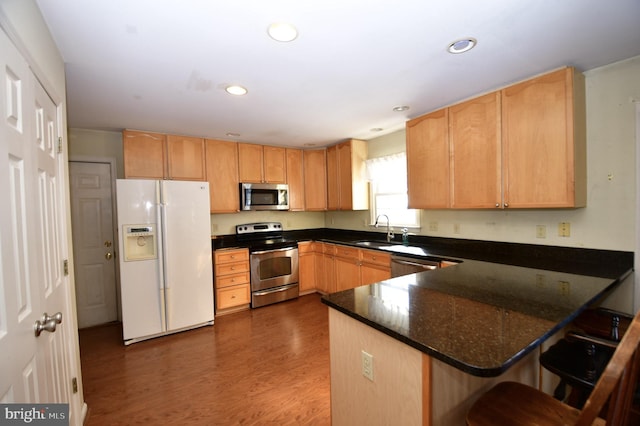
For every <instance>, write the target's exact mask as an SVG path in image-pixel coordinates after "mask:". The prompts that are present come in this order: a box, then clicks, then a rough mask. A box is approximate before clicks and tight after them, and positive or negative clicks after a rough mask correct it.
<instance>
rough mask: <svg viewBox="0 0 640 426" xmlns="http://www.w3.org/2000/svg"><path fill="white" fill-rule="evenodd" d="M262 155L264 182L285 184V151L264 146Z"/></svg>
mask: <svg viewBox="0 0 640 426" xmlns="http://www.w3.org/2000/svg"><path fill="white" fill-rule="evenodd" d="M263 154H264V156H263V170H264V181H265V182H267V183H287V160H286V149H285V148H282V147H279V146H268V145H265V146H264V147H263Z"/></svg>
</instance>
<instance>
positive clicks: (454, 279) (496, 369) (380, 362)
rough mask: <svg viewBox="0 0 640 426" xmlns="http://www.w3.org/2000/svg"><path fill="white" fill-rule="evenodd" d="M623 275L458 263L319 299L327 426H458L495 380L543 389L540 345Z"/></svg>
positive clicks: (618, 272)
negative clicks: (324, 318)
mask: <svg viewBox="0 0 640 426" xmlns="http://www.w3.org/2000/svg"><path fill="white" fill-rule="evenodd" d="M630 272H631V267H629V268H622V269H617V270H611V271H609V272H606V273H600V274H598V275H599V276H592V275H581V274H576V273H569V272H556V271H550V270H546V269H538V268H530V267H523V266H513V265H505V264H500V263H492V262H485V261H477V260H463V262H462V263H460V264H458V265H456V266H452V267H448V268H444V269H438V270H435V271H429V272H423V273H419V274H413V275H408V276H404V277H398V278H394V279H390V280H385V281H382V282H379V283H375V284H372V285H368V286H362V287H358V288H355V289H352V290H346V291H342V292H338V293H334V294H329V295H326V296H324V297H323V299H322V300H323V302H324V303H325V304H327V305H328V306H329V307H330V308H331V309H329V324H330V340H331V398H332V401H331V406H332V422H333V424H335V425H344V424H391V423H394V424H407V425H409V424H423V425H438V426H442V425H459V424H464V415H465V413H466V411H467V409H468V407H469V406H470V404H472V403H473V401H474V400H475V399H476V398H477V397H478V396H479V395H480V394H481V393H482V392H483V391H484V390H486V389H488V388H489V387H490V386H491V385H492V384H493V383H495V382H497V381H504V380H516V381H520V382H524V383H527V384H530V385H533V386H536V387H538V386H541V383H540V373H539V364H538V355H539V350H538V349H539V348H540V347H541V345H542V344H543V342H545V341H546V340H547V339H549V338H551V337H552V336H554V335H555V334H556V333H558V332H559V331H561V330H562V329H563V328H564V327H565V326H566V325H567V324H569V323H570V322H571V321H572V319H573V318H575V316H577V315H578V313H579V312H581V311H582V310H583V309H585V308H586V307H587V306H589V305H591V304H594V303H597V302H598V301H600V300H601V299H602V298H604V297H605V296H606V295H607V293H608V292H610V291H612V290H613V289H614V288H616V287H617V286H618V285H619V284H620V283H621V282H622V281H623V280H624V279H625V278H626V277H627V276H628V275H629V274H630ZM368 355H371V356H372V359H373V360H372V361H371V362H370V361H368V360H366V358H367V356H368ZM369 362H370V364H371V365H372V367H371V368H370V369H369V371H370V372H371V373H372V378H373V380H370V379H369V378H367V377H365V375H364V374H365V371H364V370H366V368H364V367H363V364H367V363H369ZM367 372H368V371H367Z"/></svg>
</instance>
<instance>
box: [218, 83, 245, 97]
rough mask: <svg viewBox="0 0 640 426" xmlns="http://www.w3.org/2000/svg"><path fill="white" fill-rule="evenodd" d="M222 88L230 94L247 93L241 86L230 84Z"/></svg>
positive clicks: (240, 94) (239, 94)
mask: <svg viewBox="0 0 640 426" xmlns="http://www.w3.org/2000/svg"><path fill="white" fill-rule="evenodd" d="M224 90H226V91H227V93H229V94H231V95H236V96H242V95H246V94H247V89H245V88H244V87H242V86H237V85H231V86H227V87H226V88H225V89H224Z"/></svg>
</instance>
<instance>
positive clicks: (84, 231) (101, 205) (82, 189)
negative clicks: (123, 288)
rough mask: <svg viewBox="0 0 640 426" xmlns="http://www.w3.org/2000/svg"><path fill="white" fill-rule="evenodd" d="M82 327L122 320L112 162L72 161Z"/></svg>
mask: <svg viewBox="0 0 640 426" xmlns="http://www.w3.org/2000/svg"><path fill="white" fill-rule="evenodd" d="M69 178H70V181H71V220H72V223H73V259H74V262H73V263H74V269H75V282H76V307H77V311H78V327H80V328H84V327H91V326H93V325H98V324H104V323H108V322H111V321H116V320H117V319H118V306H117V296H116V267H115V265H116V261H115V258H114V250H115V247H116V244H117V242H116V241H114V235H113V200H112V196H111V194H112V188H111V182H112V177H111V165H110V164H108V163H88V162H77V161H71V162H70V163H69Z"/></svg>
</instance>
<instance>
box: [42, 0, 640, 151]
mask: <svg viewBox="0 0 640 426" xmlns="http://www.w3.org/2000/svg"><path fill="white" fill-rule="evenodd" d="M36 1H37V3H38V5H39V7H40V9H41V10H42V13H43V16H44V18H45V20H46V22H47V24H48V25H49V28H50V30H51V32H52V34H53V37H54V39H55V41H56V43H57V45H58V47H59V48H60V51H61V53H62V56H63V58H64V61H65V63H66V73H67V99H68V125H69V127H79V128H88V129H102V130H118V131H119V130H121V129H123V128H131V129H140V130H149V131H157V132H165V133H172V134H182V135H192V136H204V137H210V138H219V139H231V140H240V141H245V142H255V143H262V144H273V145H285V146H311V145H312V144H315V145H317V146H323V145H328V144H331V143H334V142H336V141H339V140H343V139H346V138H360V139H371V138H373V137H377V136H380V135H382V134H385V133H388V132H391V131H395V130H398V129H400V128H402V127H403V125H404V122H405V121H406V120H407V119H409V118H413V117H417V116H419V115H422V114H424V113H426V112H429V111H432V110H435V109H437V108H440V107H442V106H445V105H449V104H452V103H455V102H458V101H460V100H462V99H465V98H468V97H472V96H475V95H477V94H480V93H483V92H487V91H489V90H492V89H495V88H499V87H502V86H505V85H508V84H510V83H513V82H516V81H518V80H522V79H525V78H528V77H530V76H533V75H535V74H539V73H542V72H546V71H548V70H551V69H554V68H558V67H561V66H565V65H570V66H575V67H576V68H578V69H579V70H581V71H586V70H589V69H592V68H595V67H599V66H602V65H605V64H608V63H611V62H615V61H618V60H622V59H626V58H630V57H633V56H637V55H640V1H639V0H484V1H478V0H36ZM282 21H284V22H289V23H291V24H293V25H295V26H296V27H297V28H298V31H299V36H298V38H297V39H296V40H295V41H293V42H291V43H281V42H276V41H274V40H272V39H270V38H269V37H268V35H267V32H266V30H267V27H268V25H269V24H271V23H273V22H282ZM463 37H474V38H476V39H477V40H478V45H477V46H476V48H475V49H473V50H471V51H470V52H467V53H465V54H459V55H452V54H450V53H447V51H446V48H447V46H448V45H449V44H450V43H451V42H453V41H455V40H457V39H459V38H463ZM639 78H640V76H639ZM227 84H241V85H243V86H245V87H246V88H247V89H248V90H249V93H248V94H247V95H245V96H244V97H234V96H231V95H229V94H227V93H226V92H225V90H224V87H225V86H226V85H227ZM399 105H408V106H410V109H409V110H408V111H405V112H394V111H392V108H393V107H395V106H399ZM376 127H377V128H383V129H384V130H383V131H382V132H378V133H376V132H372V131H371V129H372V128H376ZM228 133H238V134H240V136H235V137H234V136H228Z"/></svg>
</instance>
